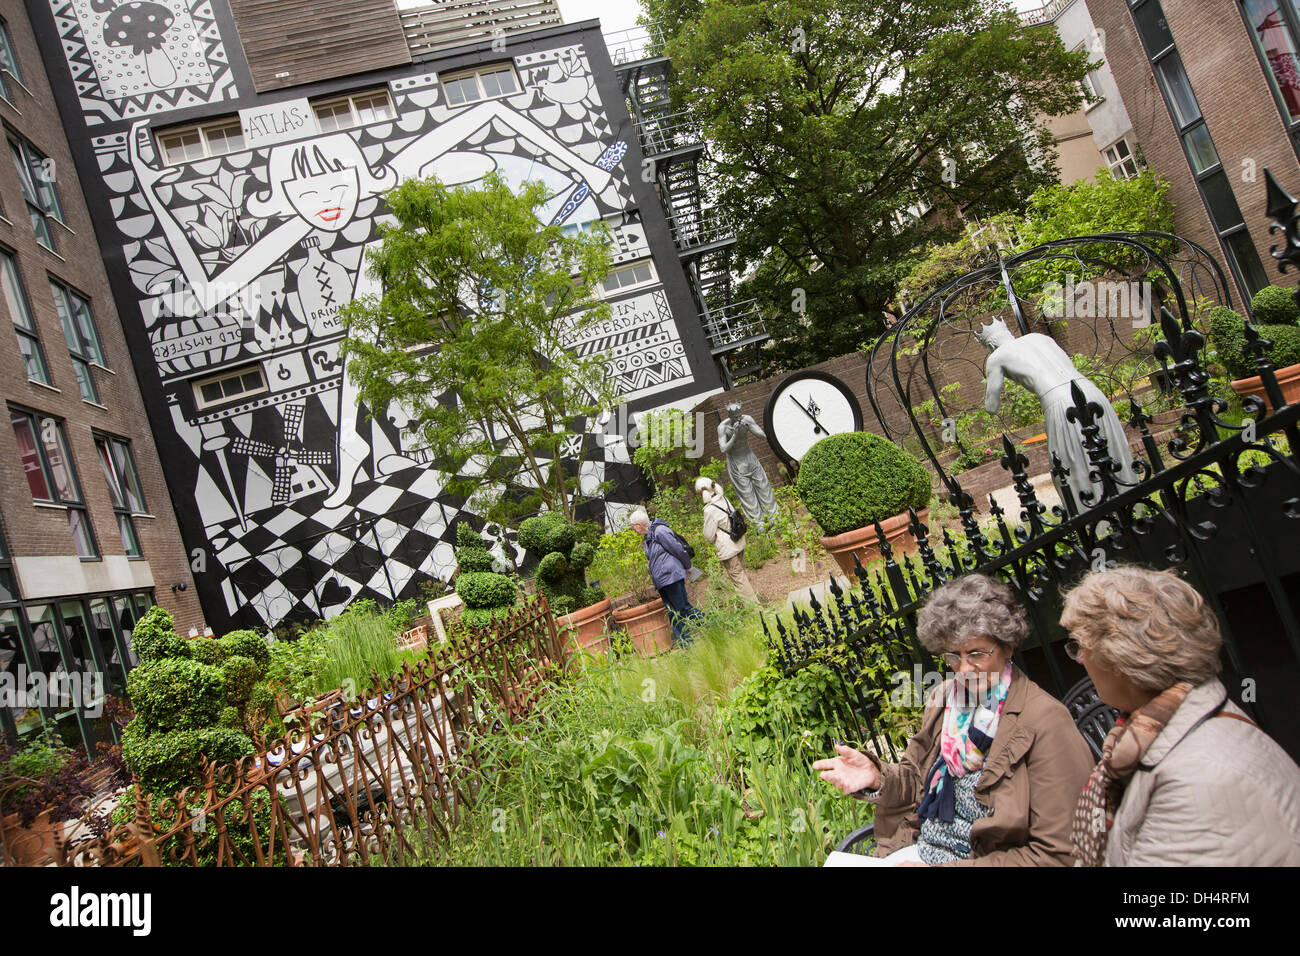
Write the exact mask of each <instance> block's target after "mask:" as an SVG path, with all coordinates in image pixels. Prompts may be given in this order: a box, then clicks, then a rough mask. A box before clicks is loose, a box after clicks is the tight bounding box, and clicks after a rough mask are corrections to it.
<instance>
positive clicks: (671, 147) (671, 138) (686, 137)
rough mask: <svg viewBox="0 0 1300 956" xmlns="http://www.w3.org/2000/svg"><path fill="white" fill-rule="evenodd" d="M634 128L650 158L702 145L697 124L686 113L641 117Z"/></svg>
mask: <svg viewBox="0 0 1300 956" xmlns="http://www.w3.org/2000/svg"><path fill="white" fill-rule="evenodd" d="M636 127H637V133H638V134H639V135H640V137H641V148H642V149H643V150H644V151H645V154H646V156H648V157H650V158H655V157H658V156H663V155H665V154H667V153H672V152H676V151H677V150H681V149H687V148H690V147H695V146H702V145H703V144H704V135H703V133H702V132H701V131H700V124H699V122H698V121H696V120H694V119H691V118H690V116H689V114H687V113H667V114H657V113H656V114H652V115H649V116H643V117H640V118H639V119H637V120H636Z"/></svg>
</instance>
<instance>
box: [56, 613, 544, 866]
mask: <svg viewBox="0 0 1300 956" xmlns="http://www.w3.org/2000/svg"><path fill="white" fill-rule="evenodd" d="M564 668H565V651H564V648H563V645H562V642H561V637H560V635H559V634H558V633H557V631H556V627H555V620H554V618H553V617H552V615H551V611H550V608H549V606H548V605H547V602H546V598H545V597H544V596H542V595H538V596H536V597H535V598H534V599H532V600H530V601H528V602H526V603H525V604H523V605H521V606H520V607H519V608H516V609H515V610H513V611H512V612H511V614H510V616H509V617H508V618H506V619H505V620H503V621H501V622H499V623H498V624H497V625H496V626H494V627H493V628H491V629H489V630H484V631H481V632H477V633H475V634H473V635H471V636H470V637H469V638H468V639H467V642H466V643H464V644H462V645H460V646H458V647H455V648H439V649H432V650H431V652H430V657H429V658H428V659H427V660H424V661H421V662H420V663H419V664H418V665H417V666H414V667H412V666H409V665H408V666H406V667H405V668H404V669H403V670H402V672H401V673H399V674H395V675H392V676H390V677H387V678H383V679H379V678H376V679H375V681H374V683H373V684H372V686H371V687H370V688H369V689H368V690H367V691H365V692H364V693H362V694H361V695H360V696H359V697H358V698H357V699H355V700H352V701H342V700H340V701H339V702H337V703H334V704H332V705H331V706H329V707H327V708H325V709H323V710H320V711H317V712H314V713H308V714H307V715H306V717H305V720H304V722H303V724H302V725H301V726H298V727H296V728H295V729H294V730H293V732H292V733H290V734H289V735H288V736H287V737H286V738H285V739H283V740H280V741H276V742H275V743H274V744H273V745H272V746H271V747H270V748H269V749H268V750H267V751H266V752H265V753H261V754H258V755H256V756H252V757H247V758H244V759H243V760H241V761H239V762H238V763H234V764H227V765H223V766H219V767H212V768H209V771H208V773H207V779H206V781H205V783H204V784H203V786H201V787H197V788H191V789H188V790H183V791H181V792H180V793H178V794H176V795H175V796H172V797H167V798H163V799H157V798H149V797H147V796H137V799H136V803H135V813H134V819H133V820H131V821H129V822H123V823H119V824H117V825H116V826H113V827H112V828H111V829H110V830H109V831H108V832H107V833H105V834H104V835H103V836H101V837H97V838H93V839H88V840H83V841H81V842H77V843H73V844H71V845H68V846H66V847H64V848H63V849H64V861H65V863H67V864H70V865H83V866H96V865H98V866H129V865H140V864H144V865H160V864H164V863H166V864H172V865H190V866H198V865H214V866H275V865H290V866H292V865H299V866H302V865H306V866H347V865H351V864H361V865H367V864H371V863H381V864H382V863H391V862H397V861H401V860H403V859H409V858H410V856H411V854H412V853H418V852H419V851H420V850H421V849H422V848H423V847H426V846H427V845H429V842H430V841H434V842H436V841H437V840H439V839H445V838H446V837H447V835H448V834H449V833H450V831H451V830H452V829H453V828H454V827H455V826H456V823H457V820H458V817H459V814H460V813H461V811H462V809H463V807H464V805H465V803H466V801H467V800H468V799H471V798H472V797H473V794H474V791H475V789H476V783H475V780H476V779H477V775H476V774H474V773H473V771H474V770H475V769H476V768H477V767H478V763H477V757H476V751H475V741H476V740H479V739H482V738H483V736H484V735H487V734H491V733H495V732H498V731H500V730H501V729H502V728H503V727H504V726H506V725H508V724H510V723H512V722H514V721H516V720H518V719H520V718H521V717H523V716H525V715H527V714H529V713H531V712H532V711H533V709H534V707H535V705H536V704H537V702H538V700H539V699H540V697H541V695H542V694H543V693H545V691H546V690H547V688H549V687H551V686H553V685H554V683H555V682H556V681H558V680H560V679H562V677H563V673H564Z"/></svg>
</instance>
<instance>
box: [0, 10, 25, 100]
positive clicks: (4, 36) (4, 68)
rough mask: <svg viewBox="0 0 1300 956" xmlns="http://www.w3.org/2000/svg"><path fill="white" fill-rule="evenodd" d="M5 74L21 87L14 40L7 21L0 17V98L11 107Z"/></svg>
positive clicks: (10, 96) (21, 79) (21, 77)
mask: <svg viewBox="0 0 1300 956" xmlns="http://www.w3.org/2000/svg"><path fill="white" fill-rule="evenodd" d="M6 73H8V74H9V75H10V76H11V77H13V79H14V82H16V83H17V84H18V85H19V86H22V85H23V75H22V70H20V69H19V68H18V54H17V53H15V52H14V38H13V34H12V33H10V31H9V21H8V20H6V19H5V18H4V17H0V96H3V97H4V99H5V102H7V103H8V104H9V105H10V106H12V105H13V102H14V98H13V94H12V93H11V92H10V90H9V83H8V82H7V81H6V80H5V74H6ZM23 89H26V87H23Z"/></svg>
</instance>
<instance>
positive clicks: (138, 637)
mask: <svg viewBox="0 0 1300 956" xmlns="http://www.w3.org/2000/svg"><path fill="white" fill-rule="evenodd" d="M131 644H132V646H133V647H134V648H135V653H136V655H137V656H138V657H139V658H140V662H141V663H142V664H143V663H145V662H147V661H155V660H163V659H164V658H168V657H189V656H190V642H189V640H188V639H187V638H184V637H181V636H180V635H179V634H177V633H176V630H175V628H174V627H173V624H172V616H171V615H170V614H168V613H167V612H166V611H164V610H163V609H162V608H160V607H158V606H157V605H154V606H153V607H151V608H149V610H148V611H146V612H145V614H144V617H142V618H140V620H139V621H137V622H136V625H135V630H134V631H132V633H131Z"/></svg>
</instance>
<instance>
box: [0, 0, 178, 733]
mask: <svg viewBox="0 0 1300 956" xmlns="http://www.w3.org/2000/svg"><path fill="white" fill-rule="evenodd" d="M0 18H2V22H0V28H2V30H3V37H0V41H3V44H4V49H3V51H2V53H3V57H4V63H3V67H4V69H3V72H2V73H0V122H3V125H4V132H5V136H6V140H7V143H6V147H7V157H8V158H6V159H5V160H3V161H0V209H2V211H0V285H2V286H3V293H4V294H3V299H4V306H3V308H4V312H5V314H6V315H7V317H8V319H9V321H10V322H11V323H12V324H11V326H10V331H8V332H6V333H4V334H6V335H12V336H14V338H10V339H9V340H8V347H3V348H0V395H2V396H3V400H4V402H5V406H6V411H7V416H6V417H7V419H8V421H7V422H6V424H5V426H4V427H3V428H0V519H2V523H3V541H2V542H0V672H2V674H0V679H3V680H4V681H5V683H4V684H2V685H0V695H3V698H2V699H0V725H2V726H0V738H3V737H8V738H11V739H12V738H14V737H17V736H25V735H27V734H30V733H33V732H37V731H39V730H40V729H41V728H42V727H43V726H44V727H53V728H55V729H57V730H58V732H59V733H60V735H61V736H63V737H64V739H66V740H68V741H71V742H77V741H80V740H84V741H94V740H104V739H108V738H109V737H110V736H111V732H110V731H109V729H108V728H107V727H106V726H105V722H104V721H102V720H98V721H97V720H95V719H94V718H91V717H87V716H86V715H85V714H84V713H81V712H78V710H77V709H76V708H73V707H70V706H64V705H62V704H59V703H57V702H56V701H54V700H52V699H50V698H49V697H46V698H45V701H44V703H45V706H42V702H41V701H39V700H35V699H31V698H28V697H27V695H26V693H25V692H26V690H27V689H28V687H29V686H32V685H29V683H28V681H27V680H26V679H24V677H23V676H22V675H30V674H33V673H37V672H39V673H41V674H43V675H45V677H46V678H47V679H52V678H54V677H55V676H56V675H59V674H61V673H66V674H68V675H74V674H75V675H89V674H100V675H102V676H103V681H104V686H105V689H107V690H108V691H109V692H114V691H116V692H117V693H119V694H120V693H121V688H122V686H123V683H124V681H125V676H126V671H127V669H128V667H129V665H130V663H132V654H133V651H132V649H131V643H130V641H131V630H132V628H133V627H134V622H135V620H136V619H137V617H138V615H139V614H140V613H142V612H143V611H144V609H146V608H147V607H149V606H150V605H151V604H153V603H154V602H155V601H156V602H157V603H159V604H162V605H163V606H165V607H167V608H168V609H169V610H170V611H171V612H172V613H173V614H174V615H175V616H176V620H177V624H178V626H180V627H182V628H184V629H188V628H190V627H201V626H202V624H203V616H202V613H201V611H200V609H199V603H198V598H197V593H196V589H195V587H194V581H193V578H192V577H191V575H190V570H189V564H188V560H187V557H186V552H185V549H184V546H183V545H182V543H181V538H180V533H179V531H178V529H177V524H176V518H175V512H174V510H173V507H172V501H171V498H170V496H169V494H168V489H167V484H166V481H165V480H164V471H165V465H164V463H163V462H162V461H161V460H160V459H159V456H158V452H157V450H156V447H155V444H154V439H153V436H152V435H151V433H150V430H149V426H148V420H147V418H146V415H145V407H144V401H143V399H142V397H141V393H140V389H139V386H138V384H137V381H136V376H135V371H134V368H133V365H132V361H131V355H130V352H129V350H128V347H127V343H126V340H125V338H124V336H123V334H122V326H121V322H120V321H119V318H118V312H117V309H116V307H115V305H114V301H113V296H112V294H111V293H110V290H109V280H108V277H107V274H106V271H105V268H104V261H103V256H102V255H101V253H100V249H99V244H98V242H97V241H96V233H95V230H94V228H93V226H92V224H91V218H90V214H89V212H88V210H87V206H86V200H85V197H84V196H83V193H82V190H81V186H80V183H79V181H78V177H77V175H76V173H75V171H74V170H75V167H74V165H73V161H72V156H71V152H70V150H69V146H68V143H67V141H66V139H65V137H64V135H63V125H62V121H61V118H60V115H59V112H58V110H57V109H56V106H55V103H54V98H53V96H52V93H51V89H50V85H49V81H48V79H47V76H46V72H45V67H44V65H43V63H42V60H41V55H40V52H39V50H38V47H37V42H36V37H35V34H34V32H33V29H32V26H31V24H30V22H29V20H28V17H27V13H26V11H25V10H24V8H23V4H22V3H20V2H18V0H0ZM15 346H17V347H15ZM81 679H82V680H84V678H81ZM90 709H91V710H93V709H94V708H93V707H92V708H90Z"/></svg>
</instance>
